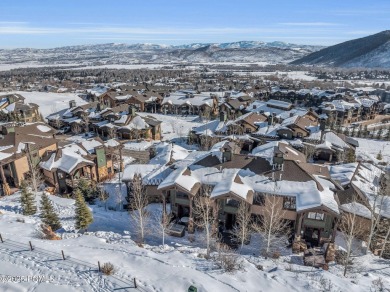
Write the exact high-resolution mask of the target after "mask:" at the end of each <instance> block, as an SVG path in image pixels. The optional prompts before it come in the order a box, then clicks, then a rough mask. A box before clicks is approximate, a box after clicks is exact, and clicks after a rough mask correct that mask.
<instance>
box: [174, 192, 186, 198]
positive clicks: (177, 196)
mask: <svg viewBox="0 0 390 292" xmlns="http://www.w3.org/2000/svg"><path fill="white" fill-rule="evenodd" d="M176 198H181V199H188V194H186V193H183V192H176Z"/></svg>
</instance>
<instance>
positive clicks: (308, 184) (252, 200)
mask: <svg viewBox="0 0 390 292" xmlns="http://www.w3.org/2000/svg"><path fill="white" fill-rule="evenodd" d="M225 146H229V147H225ZM225 146H224V147H221V148H220V149H219V150H217V149H215V148H213V149H212V150H211V151H210V152H209V153H208V154H206V155H205V156H203V157H202V158H200V159H198V160H197V161H195V162H194V163H192V164H190V165H188V166H184V167H179V168H177V169H176V170H174V171H173V172H172V173H170V174H169V175H168V176H167V177H166V178H165V179H164V180H163V181H162V182H161V183H160V185H159V187H158V189H159V190H161V191H163V192H164V194H165V196H166V198H169V201H170V204H171V211H172V213H173V215H174V216H176V217H178V218H182V217H188V218H189V231H191V229H192V228H193V226H192V222H193V220H194V218H193V210H192V209H193V201H194V198H195V197H196V196H200V195H202V192H203V190H204V186H207V189H209V193H208V195H209V196H210V197H211V198H212V199H213V200H214V202H215V203H214V204H215V205H217V206H219V207H218V216H217V218H216V221H217V222H215V225H216V226H221V228H222V229H224V230H226V231H229V230H232V229H233V227H234V226H235V224H236V223H235V222H236V219H235V218H236V217H235V216H236V214H237V210H238V206H239V204H241V203H245V204H248V206H250V210H251V213H252V216H254V217H255V218H258V220H260V221H261V218H262V216H264V214H265V213H264V212H265V210H266V209H267V208H269V206H268V204H270V201H269V198H274V199H275V200H276V201H277V206H278V207H277V208H279V209H280V210H279V211H280V212H282V213H283V218H284V219H285V220H287V221H288V222H289V224H290V226H291V228H292V230H293V231H294V233H295V236H296V238H297V239H298V240H305V241H306V242H307V243H310V244H311V245H314V246H316V245H319V244H322V243H324V242H329V241H334V239H335V231H336V222H337V219H338V217H339V214H340V212H339V208H338V203H337V201H336V198H335V196H334V190H335V189H336V188H337V186H336V185H335V184H334V183H333V182H332V179H331V177H330V175H329V171H328V169H327V168H326V167H324V166H321V165H311V164H308V163H306V161H305V156H304V155H303V154H302V153H299V151H297V150H295V149H293V148H292V147H291V146H288V145H287V144H285V143H282V144H281V145H278V147H275V146H272V147H270V148H267V149H271V150H272V151H271V152H269V150H267V149H263V150H262V151H260V152H261V153H263V151H265V152H266V155H265V156H264V155H263V157H262V156H261V155H260V156H259V153H260V152H257V153H256V155H253V156H250V155H241V154H237V152H235V151H234V147H231V146H230V145H225ZM260 147H261V146H260ZM263 154H264V153H263ZM302 160H303V161H302Z"/></svg>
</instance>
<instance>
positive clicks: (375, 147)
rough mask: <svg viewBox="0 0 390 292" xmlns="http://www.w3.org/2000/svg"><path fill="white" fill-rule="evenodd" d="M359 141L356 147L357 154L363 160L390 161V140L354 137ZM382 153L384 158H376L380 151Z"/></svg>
mask: <svg viewBox="0 0 390 292" xmlns="http://www.w3.org/2000/svg"><path fill="white" fill-rule="evenodd" d="M354 139H355V140H357V141H358V142H359V147H358V148H357V149H356V156H357V157H358V158H361V159H363V160H368V161H373V162H375V163H378V162H386V163H389V162H390V141H381V140H373V139H363V138H354ZM379 152H381V153H382V156H383V158H382V160H381V161H379V160H377V159H376V157H377V155H378V153H379Z"/></svg>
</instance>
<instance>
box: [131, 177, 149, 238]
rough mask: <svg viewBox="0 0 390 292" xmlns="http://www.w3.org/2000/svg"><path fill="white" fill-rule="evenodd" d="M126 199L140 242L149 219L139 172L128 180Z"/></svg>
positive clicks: (145, 196) (146, 200)
mask: <svg viewBox="0 0 390 292" xmlns="http://www.w3.org/2000/svg"><path fill="white" fill-rule="evenodd" d="M129 184H130V186H129V194H128V201H129V206H130V215H131V218H132V219H133V220H134V222H135V225H136V226H135V227H136V228H137V232H138V237H139V241H140V243H143V242H144V240H145V234H146V231H147V230H146V226H147V222H148V220H149V212H148V211H147V210H146V206H147V205H148V203H149V202H148V197H147V194H146V190H145V187H144V185H143V184H142V177H141V174H138V173H136V174H134V177H133V179H132V181H131V182H129Z"/></svg>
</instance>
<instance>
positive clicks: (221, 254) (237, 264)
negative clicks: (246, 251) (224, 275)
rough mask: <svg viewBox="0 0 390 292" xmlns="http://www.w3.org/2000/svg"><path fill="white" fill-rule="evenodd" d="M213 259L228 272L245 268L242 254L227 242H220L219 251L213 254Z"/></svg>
mask: <svg viewBox="0 0 390 292" xmlns="http://www.w3.org/2000/svg"><path fill="white" fill-rule="evenodd" d="M213 260H214V262H215V263H216V265H217V266H218V267H219V268H220V269H223V270H224V271H225V272H228V273H232V272H235V271H238V270H242V269H243V263H242V259H241V257H240V255H239V254H237V253H236V252H234V250H233V249H231V248H230V247H229V246H227V245H226V244H220V245H219V246H218V248H217V253H216V254H215V255H213Z"/></svg>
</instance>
